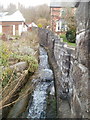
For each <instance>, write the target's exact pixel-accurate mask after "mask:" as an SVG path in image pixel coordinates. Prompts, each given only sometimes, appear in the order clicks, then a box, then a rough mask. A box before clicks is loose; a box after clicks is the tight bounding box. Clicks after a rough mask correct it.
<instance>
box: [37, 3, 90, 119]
mask: <svg viewBox="0 0 90 120" xmlns="http://www.w3.org/2000/svg"><path fill="white" fill-rule="evenodd" d="M86 13H87V14H86ZM76 20H77V25H78V26H77V36H76V42H77V47H76V48H71V47H68V46H67V44H65V43H63V42H61V41H60V38H59V37H58V36H56V35H54V34H53V33H52V32H50V31H48V30H45V29H39V38H40V44H41V45H43V46H44V47H45V48H46V49H47V51H48V55H49V61H50V64H51V66H52V69H53V71H54V75H55V88H56V98H57V113H58V117H59V118H88V117H90V116H89V115H90V110H89V108H90V105H89V104H90V103H89V98H90V96H89V87H88V86H89V78H90V77H89V70H90V69H89V68H90V67H89V62H90V59H89V56H90V47H89V45H90V38H89V35H90V2H87V3H79V6H78V9H77V15H76Z"/></svg>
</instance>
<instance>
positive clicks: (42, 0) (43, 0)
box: [0, 0, 89, 7]
mask: <svg viewBox="0 0 90 120" xmlns="http://www.w3.org/2000/svg"><path fill="white" fill-rule="evenodd" d="M52 1H54V2H55V0H52ZM56 1H59V2H72V1H74V2H75V1H80V0H56ZM81 1H82V2H87V1H89V0H81ZM18 2H19V3H21V4H23V5H24V6H26V7H29V6H36V5H41V4H47V5H49V4H50V0H0V5H3V6H4V7H6V6H7V5H8V4H10V3H14V4H16V5H17V3H18Z"/></svg>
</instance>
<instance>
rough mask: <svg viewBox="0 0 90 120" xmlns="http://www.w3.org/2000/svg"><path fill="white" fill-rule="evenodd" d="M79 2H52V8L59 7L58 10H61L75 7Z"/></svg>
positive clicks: (73, 0)
mask: <svg viewBox="0 0 90 120" xmlns="http://www.w3.org/2000/svg"><path fill="white" fill-rule="evenodd" d="M62 1H63V2H62ZM78 1H79V0H68V2H67V0H50V7H51V8H53V7H57V8H60V7H75V5H76V3H77V2H78Z"/></svg>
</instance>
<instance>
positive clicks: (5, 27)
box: [2, 22, 22, 35]
mask: <svg viewBox="0 0 90 120" xmlns="http://www.w3.org/2000/svg"><path fill="white" fill-rule="evenodd" d="M13 25H15V33H17V34H18V25H22V22H2V32H3V33H5V34H7V35H8V34H10V35H13Z"/></svg>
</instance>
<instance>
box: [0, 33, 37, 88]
mask: <svg viewBox="0 0 90 120" xmlns="http://www.w3.org/2000/svg"><path fill="white" fill-rule="evenodd" d="M23 36H24V37H23V39H22V37H21V39H19V40H12V41H2V45H1V46H0V67H1V68H3V71H2V86H3V87H5V86H6V85H7V84H8V81H9V80H10V78H11V76H13V77H12V80H14V79H16V78H17V73H16V72H13V70H11V69H10V65H11V62H12V63H13V64H15V63H17V62H20V61H26V62H27V63H28V68H27V69H28V71H29V72H31V73H34V72H35V71H36V70H37V68H38V60H37V55H36V52H37V51H38V37H37V32H33V31H32V33H26V34H24V35H23ZM24 46H27V49H28V47H29V48H30V47H31V48H32V49H33V51H34V53H33V54H30V55H28V54H22V52H23V47H24ZM20 47H21V48H20ZM19 48H20V50H21V52H20V51H18V49H19ZM16 50H17V51H16ZM12 74H13V75H12Z"/></svg>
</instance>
